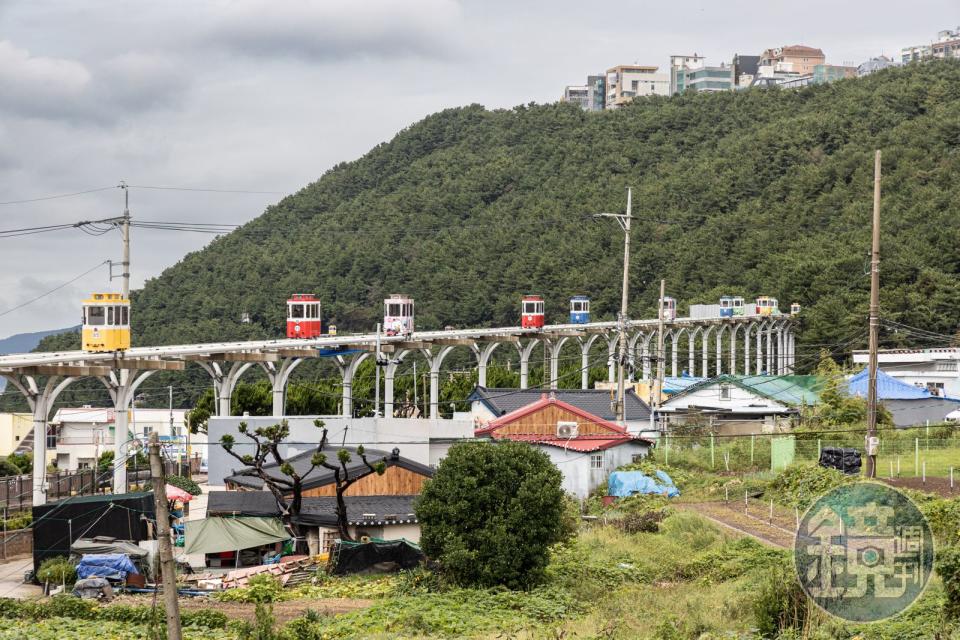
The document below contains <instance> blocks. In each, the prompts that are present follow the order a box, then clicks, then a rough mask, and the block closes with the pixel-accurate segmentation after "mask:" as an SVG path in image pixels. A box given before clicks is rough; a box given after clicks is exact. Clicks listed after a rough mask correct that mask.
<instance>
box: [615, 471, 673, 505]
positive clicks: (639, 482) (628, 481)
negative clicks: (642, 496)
mask: <svg viewBox="0 0 960 640" xmlns="http://www.w3.org/2000/svg"><path fill="white" fill-rule="evenodd" d="M655 475H656V476H657V480H659V482H657V480H654V479H653V478H651V477H649V476H646V475H644V474H643V472H641V471H614V472H613V473H611V474H610V478H609V480H607V495H609V496H617V497H618V498H625V497H627V496H632V495H633V494H635V493H654V494H660V495H666V496H667V497H668V498H676V497H677V496H678V495H680V490H679V489H677V487H676V485H675V484H673V480H671V479H670V476H668V475H667V474H666V472H664V471H657V473H656V474H655Z"/></svg>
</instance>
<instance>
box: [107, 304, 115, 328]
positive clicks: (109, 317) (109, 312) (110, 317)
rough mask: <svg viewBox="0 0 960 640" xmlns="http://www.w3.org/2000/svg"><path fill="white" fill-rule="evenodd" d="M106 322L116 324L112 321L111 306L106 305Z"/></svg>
mask: <svg viewBox="0 0 960 640" xmlns="http://www.w3.org/2000/svg"><path fill="white" fill-rule="evenodd" d="M107 324H116V323H115V322H114V321H113V307H107Z"/></svg>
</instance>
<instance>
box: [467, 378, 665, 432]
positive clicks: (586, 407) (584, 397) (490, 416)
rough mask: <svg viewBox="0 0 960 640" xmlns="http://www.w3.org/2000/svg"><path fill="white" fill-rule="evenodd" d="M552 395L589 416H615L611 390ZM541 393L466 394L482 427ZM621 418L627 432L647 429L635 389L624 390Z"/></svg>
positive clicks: (481, 391) (647, 421)
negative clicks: (622, 415)
mask: <svg viewBox="0 0 960 640" xmlns="http://www.w3.org/2000/svg"><path fill="white" fill-rule="evenodd" d="M552 393H553V396H554V397H555V398H556V399H557V400H560V401H562V402H566V403H567V404H570V405H573V406H575V407H577V408H579V409H581V410H583V411H585V412H586V413H588V414H590V415H591V416H596V417H598V418H600V419H602V420H608V421H613V420H616V418H617V411H616V403H615V397H616V392H615V391H613V390H612V389H557V390H554V391H553V392H552ZM542 396H543V390H541V389H490V388H487V387H476V388H475V389H474V390H473V392H472V393H471V394H470V395H469V396H468V397H467V400H468V401H470V415H471V417H472V419H473V422H474V426H476V427H483V426H486V425H487V424H489V423H490V422H491V421H492V420H495V419H497V418H499V417H500V416H504V415H506V414H508V413H512V412H514V411H517V410H518V409H522V408H523V407H526V406H529V405H531V404H533V403H535V402H538V401H539V400H540V399H541V397H542ZM623 404H624V417H625V422H626V427H627V431H629V432H630V433H640V432H642V431H645V430H649V428H650V407H649V406H648V405H647V403H646V402H644V401H643V400H641V399H640V396H639V395H637V393H636V391H634V390H633V389H628V390H627V392H626V393H625V394H624V400H623Z"/></svg>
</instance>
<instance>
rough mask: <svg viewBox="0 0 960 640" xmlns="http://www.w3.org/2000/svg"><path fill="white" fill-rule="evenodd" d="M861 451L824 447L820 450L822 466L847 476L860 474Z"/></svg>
mask: <svg viewBox="0 0 960 640" xmlns="http://www.w3.org/2000/svg"><path fill="white" fill-rule="evenodd" d="M860 465H861V459H860V451H858V450H857V449H844V448H841V447H824V448H823V449H821V450H820V466H821V467H827V468H828V469H836V470H837V471H842V472H843V473H845V474H847V475H854V474H858V473H860Z"/></svg>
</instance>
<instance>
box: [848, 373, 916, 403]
mask: <svg viewBox="0 0 960 640" xmlns="http://www.w3.org/2000/svg"><path fill="white" fill-rule="evenodd" d="M869 386H870V372H869V371H868V370H867V369H864V370H863V371H861V372H860V373H858V374H856V375H854V376H853V377H851V378H850V379H849V380H847V393H849V394H850V395H852V396H860V397H862V398H866V397H867V388H868V387H869ZM931 397H934V396H933V394H931V393H930V392H929V391H927V390H926V389H924V388H922V387H915V386H913V385H912V384H907V383H906V382H903V381H902V380H897V379H896V378H894V377H893V376H890V375H887V374H886V373H884V372H883V370H882V369H877V398H878V399H879V400H921V399H924V398H931Z"/></svg>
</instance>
